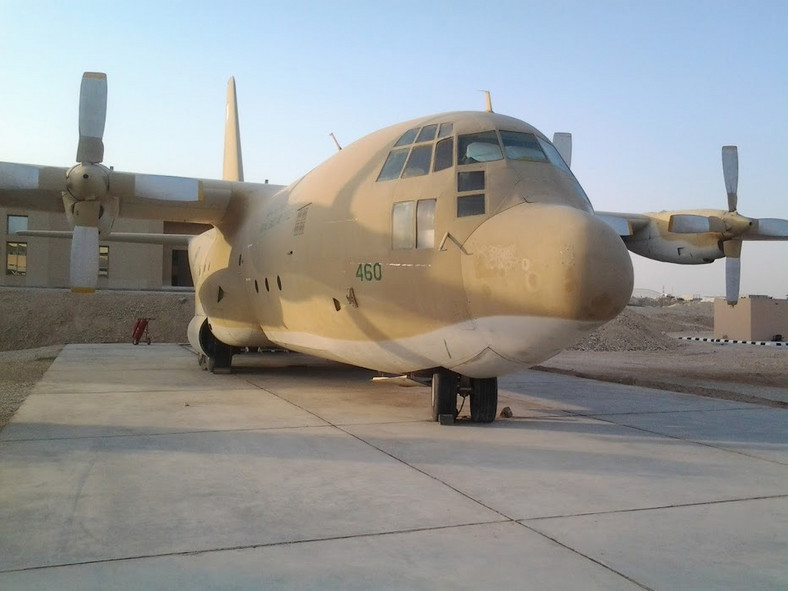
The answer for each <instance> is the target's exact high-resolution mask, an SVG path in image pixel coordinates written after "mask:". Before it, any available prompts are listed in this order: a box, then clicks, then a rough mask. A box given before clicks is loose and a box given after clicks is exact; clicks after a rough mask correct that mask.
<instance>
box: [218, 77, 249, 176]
mask: <svg viewBox="0 0 788 591" xmlns="http://www.w3.org/2000/svg"><path fill="white" fill-rule="evenodd" d="M222 179H224V180H225V181H243V180H244V164H243V159H242V158H241V130H240V127H239V125H238V100H237V99H236V97H235V78H233V77H231V78H230V80H228V82H227V107H226V111H225V119H224V168H223V170H222Z"/></svg>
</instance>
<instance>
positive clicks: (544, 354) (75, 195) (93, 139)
mask: <svg viewBox="0 0 788 591" xmlns="http://www.w3.org/2000/svg"><path fill="white" fill-rule="evenodd" d="M106 105H107V79H106V75H105V74H100V73H90V72H89V73H86V74H85V75H84V77H83V80H82V87H81V93H80V103H79V146H78V149H77V161H78V162H79V163H78V164H77V165H76V166H74V167H72V168H70V169H66V168H53V167H45V166H35V165H27V164H13V163H2V162H0V204H2V205H4V206H7V207H20V208H26V209H40V210H47V211H62V210H63V208H64V207H65V213H66V216H68V219H69V221H70V222H71V224H72V226H73V235H72V233H70V232H69V233H67V235H68V237H70V238H72V243H71V285H72V288H73V289H74V290H76V291H85V290H87V291H91V290H93V289H94V288H95V286H96V275H97V270H98V243H99V240H110V239H113V238H114V239H118V240H126V241H150V242H168V241H169V242H171V241H177V240H187V238H184V237H178V236H176V237H168V236H157V235H142V236H135V235H121V236H118V235H113V234H112V233H111V230H112V226H113V223H114V221H115V219H116V217H118V216H125V217H130V218H141V219H155V220H170V221H188V222H202V223H209V224H212V225H213V228H212V229H211V230H209V231H207V232H205V233H203V234H201V235H199V236H195V237H189V238H188V245H189V261H190V265H191V270H192V275H193V278H194V282H195V302H196V311H195V316H194V318H193V320H192V321H191V324H190V325H189V329H188V337H189V341H190V343H191V344H192V346H193V347H194V348H195V349H196V350H197V351H198V352H199V360H200V362H201V365H203V366H204V367H205V368H207V369H210V370H211V371H214V370H217V369H227V368H229V367H230V364H231V360H232V356H233V353H234V352H235V351H236V350H237V349H238V348H241V347H283V348H285V349H290V350H293V351H300V352H303V353H308V354H311V355H316V356H318V357H323V358H328V359H334V360H337V361H341V362H345V363H349V364H352V365H357V366H362V367H367V368H371V369H375V370H379V371H382V372H390V373H396V374H415V373H420V374H421V375H426V376H428V377H429V376H431V379H432V413H433V418H434V419H436V420H437V419H438V418H439V417H440V415H446V414H448V415H451V414H454V413H456V404H457V397H458V395H460V396H469V397H470V411H471V419H472V420H473V421H476V422H483V423H484V422H490V421H492V420H493V419H494V418H495V415H496V406H497V399H498V387H497V376H500V375H503V374H506V373H508V372H514V371H517V370H520V369H524V368H527V367H530V366H533V365H535V364H538V363H540V362H542V361H544V360H546V359H548V358H550V357H552V356H553V355H555V354H556V353H558V352H559V351H561V350H562V349H564V348H565V347H567V346H569V345H571V344H572V343H574V342H575V341H577V340H579V339H580V338H581V337H582V336H583V334H584V333H587V332H588V331H590V330H592V329H594V328H596V327H598V326H600V325H602V324H604V323H605V322H607V321H609V320H611V319H613V318H614V317H615V316H616V315H617V314H618V313H619V312H621V311H622V310H623V309H624V307H625V306H626V305H627V302H628V300H629V298H630V295H631V292H632V285H633V271H632V263H631V260H630V257H629V253H628V252H627V248H629V249H630V250H632V251H634V252H636V253H639V254H641V255H643V256H646V257H650V258H653V259H657V260H661V261H668V262H673V263H682V264H700V263H709V262H711V261H713V260H714V259H717V258H721V257H723V256H725V257H727V273H728V280H727V287H728V292H727V298H728V301H729V302H731V303H734V302H735V301H737V300H738V283H739V272H738V271H739V253H740V251H741V244H742V241H744V240H786V239H788V220H781V219H750V218H746V217H744V216H741V215H739V214H738V213H737V211H736V207H737V204H736V200H737V198H736V184H737V174H738V172H737V168H738V163H737V156H736V148H735V147H732V146H726V147H725V148H723V168H724V175H725V184H726V187H727V193H728V209H727V210H694V211H681V212H662V213H647V214H642V215H640V214H623V213H600V212H595V211H594V209H593V208H592V206H591V203H590V202H589V200H588V198H587V197H586V195H585V193H584V192H583V189H582V188H581V186H580V184H579V183H578V181H577V179H576V178H575V177H574V175H573V174H572V172H571V170H570V160H571V158H570V155H571V136H569V135H568V134H557V135H556V136H555V137H554V139H553V141H552V142H551V141H550V140H548V139H547V138H546V137H545V136H544V135H543V134H542V133H540V132H539V131H538V130H537V129H535V128H534V127H532V126H530V125H528V124H527V123H524V122H522V121H519V120H518V119H514V118H512V117H506V116H504V115H500V114H496V113H494V112H492V108H491V107H490V106H489V103H488V109H487V111H485V112H455V113H443V114H439V115H431V116H428V117H423V118H421V119H415V120H412V121H407V122H405V123H399V124H397V125H393V126H391V127H388V128H386V129H383V130H381V131H378V132H375V133H373V134H371V135H369V136H367V137H364V138H362V139H360V140H358V141H356V142H355V143H353V144H351V145H348V146H346V147H345V148H344V149H341V150H339V151H338V152H337V153H336V154H335V155H334V156H332V157H331V158H330V159H329V160H327V161H326V162H324V163H323V164H321V165H320V166H318V167H317V168H315V169H314V170H312V171H311V172H309V173H308V174H307V175H305V176H304V177H302V178H300V179H299V180H297V181H296V182H294V183H293V184H291V185H288V186H275V185H270V184H257V183H248V182H244V180H243V167H242V161H241V146H240V134H239V129H238V116H237V102H236V95H235V82H234V80H233V79H230V81H229V83H228V90H227V105H226V127H225V155H224V172H223V180H206V179H194V178H181V177H168V176H158V175H145V174H134V173H125V172H118V171H115V170H114V169H113V168H107V167H106V166H104V165H102V164H101V162H102V160H103V153H104V146H103V142H102V137H103V132H104V123H105V116H106ZM28 234H32V235H48V236H51V235H57V233H52V232H38V233H36V232H33V231H30V232H28Z"/></svg>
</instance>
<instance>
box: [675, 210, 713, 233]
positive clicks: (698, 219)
mask: <svg viewBox="0 0 788 591" xmlns="http://www.w3.org/2000/svg"><path fill="white" fill-rule="evenodd" d="M711 231H712V230H711V222H710V220H709V218H708V217H706V216H705V215H691V214H676V215H672V216H670V220H669V221H668V232H673V233H675V234H699V233H702V232H711Z"/></svg>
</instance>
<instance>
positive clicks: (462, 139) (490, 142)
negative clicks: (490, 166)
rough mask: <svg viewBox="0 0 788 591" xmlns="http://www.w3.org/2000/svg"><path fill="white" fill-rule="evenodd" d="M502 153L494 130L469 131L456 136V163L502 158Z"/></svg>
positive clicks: (490, 160) (471, 162)
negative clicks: (466, 133)
mask: <svg viewBox="0 0 788 591" xmlns="http://www.w3.org/2000/svg"><path fill="white" fill-rule="evenodd" d="M502 159H503V153H502V152H501V145H500V144H499V143H498V134H496V133H495V132H494V131H483V132H482V133H470V134H468V135H461V136H459V137H458V138H457V164H473V163H475V162H492V161H494V160H502Z"/></svg>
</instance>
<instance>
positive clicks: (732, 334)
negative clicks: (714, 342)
mask: <svg viewBox="0 0 788 591" xmlns="http://www.w3.org/2000/svg"><path fill="white" fill-rule="evenodd" d="M714 338H715V339H736V340H742V341H784V340H785V339H786V338H788V300H776V299H774V298H771V297H769V296H762V295H751V296H744V297H742V298H739V304H738V305H737V306H729V305H728V303H727V302H726V301H725V298H718V299H716V300H714Z"/></svg>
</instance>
